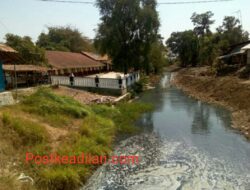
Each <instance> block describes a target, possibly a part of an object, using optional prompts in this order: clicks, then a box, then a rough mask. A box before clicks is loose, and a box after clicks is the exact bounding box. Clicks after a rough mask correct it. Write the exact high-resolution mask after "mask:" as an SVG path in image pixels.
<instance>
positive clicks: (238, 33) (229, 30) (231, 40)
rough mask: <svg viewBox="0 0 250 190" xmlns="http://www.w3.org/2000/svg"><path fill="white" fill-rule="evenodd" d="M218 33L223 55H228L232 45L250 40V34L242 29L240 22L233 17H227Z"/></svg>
mask: <svg viewBox="0 0 250 190" xmlns="http://www.w3.org/2000/svg"><path fill="white" fill-rule="evenodd" d="M217 32H218V34H217V37H218V39H219V44H218V46H219V49H220V50H221V54H223V53H226V52H227V50H228V48H229V47H230V46H231V45H234V44H238V43H241V42H244V41H247V40H248V39H249V38H248V37H249V33H248V32H246V31H244V30H243V29H242V25H241V23H240V21H239V20H238V19H236V18H235V17H233V16H226V17H225V18H224V20H223V23H222V25H221V26H219V27H218V28H217Z"/></svg>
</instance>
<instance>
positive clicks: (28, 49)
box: [5, 26, 95, 65]
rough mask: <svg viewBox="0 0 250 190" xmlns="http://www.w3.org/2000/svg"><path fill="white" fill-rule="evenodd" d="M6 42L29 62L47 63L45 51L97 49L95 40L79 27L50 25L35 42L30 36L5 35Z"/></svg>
mask: <svg viewBox="0 0 250 190" xmlns="http://www.w3.org/2000/svg"><path fill="white" fill-rule="evenodd" d="M5 40H6V44H7V45H9V46H10V47H12V48H14V49H15V50H17V51H18V52H19V53H20V55H21V56H22V58H23V59H24V61H25V62H26V63H27V64H37V65H42V64H46V59H45V51H46V50H52V51H66V52H81V51H95V48H94V45H93V42H92V41H91V40H90V39H88V38H87V37H86V36H84V35H82V34H81V32H80V31H79V30H78V29H75V28H72V27H69V26H66V27H48V32H47V33H44V32H43V33H41V34H40V35H39V37H38V40H37V41H36V42H35V43H34V42H33V41H32V39H31V37H29V36H24V37H21V36H18V35H15V34H10V33H9V34H6V35H5Z"/></svg>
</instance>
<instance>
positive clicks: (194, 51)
mask: <svg viewBox="0 0 250 190" xmlns="http://www.w3.org/2000/svg"><path fill="white" fill-rule="evenodd" d="M166 44H167V46H168V47H169V48H170V49H171V51H172V52H173V53H174V54H176V55H177V56H178V57H179V60H180V63H181V66H182V67H187V66H188V65H191V66H196V65H197V63H198V55H199V41H198V37H197V36H196V35H195V33H194V32H193V31H192V30H187V31H184V32H173V33H172V34H171V36H170V38H169V39H168V40H167V42H166Z"/></svg>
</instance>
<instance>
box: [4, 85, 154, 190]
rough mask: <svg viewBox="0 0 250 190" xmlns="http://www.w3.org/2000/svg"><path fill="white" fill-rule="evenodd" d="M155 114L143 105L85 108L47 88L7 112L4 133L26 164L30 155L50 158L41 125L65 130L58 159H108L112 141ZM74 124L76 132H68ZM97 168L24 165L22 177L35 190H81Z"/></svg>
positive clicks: (58, 151) (41, 89)
mask: <svg viewBox="0 0 250 190" xmlns="http://www.w3.org/2000/svg"><path fill="white" fill-rule="evenodd" d="M151 110H152V106H151V105H148V104H142V103H131V104H129V103H121V104H117V105H115V106H108V105H91V106H87V105H82V104H80V103H79V102H77V101H75V100H74V99H73V98H70V97H64V96H59V95H56V94H54V93H53V91H52V90H51V89H49V88H40V89H38V91H37V92H36V93H34V94H33V95H31V96H28V97H25V98H24V100H23V101H22V102H21V103H20V104H19V105H15V106H10V107H8V109H7V108H6V111H4V114H3V116H2V124H3V127H2V128H1V130H0V132H1V131H4V132H5V133H7V134H9V135H8V136H13V135H14V136H13V137H14V138H13V139H11V141H13V144H14V143H15V142H18V146H17V148H19V149H18V153H19V154H18V155H19V158H20V157H22V158H21V160H22V161H24V160H25V158H24V156H25V154H26V152H30V153H33V154H34V155H50V154H51V153H52V152H51V151H52V150H51V146H50V145H51V144H50V142H51V141H50V140H49V139H48V134H47V131H46V129H45V128H44V126H42V125H41V124H40V123H39V121H40V122H42V123H46V124H50V125H51V126H54V127H58V126H60V127H62V128H67V130H68V134H67V136H64V137H63V141H61V142H60V146H58V147H57V149H56V150H54V149H53V151H56V152H57V154H58V155H61V156H79V155H81V154H82V153H84V154H91V155H93V156H107V157H108V156H109V155H110V154H111V153H112V149H113V145H114V139H115V138H116V137H117V136H118V135H121V134H122V135H124V134H125V135H129V134H133V133H135V132H137V131H138V128H136V127H135V126H134V122H135V120H136V119H138V118H139V117H140V115H141V114H142V113H144V112H148V111H151ZM27 113H28V114H27ZM22 114H23V115H25V116H22ZM14 115H15V116H14ZM16 116H18V117H16ZM29 116H30V117H34V121H33V120H29V118H28V117H29ZM76 121H77V122H76ZM72 123H76V125H77V126H74V128H72V129H71V128H68V125H70V124H72ZM0 142H1V141H0ZM6 142H7V141H6ZM19 142H20V143H19ZM20 155H21V156H20ZM97 167H98V166H97V165H35V164H24V165H23V166H21V167H20V168H21V169H20V171H24V172H25V174H27V175H29V176H31V177H33V178H34V179H35V181H36V187H37V189H52V190H53V189H56V190H57V189H64V190H67V189H77V188H78V187H79V186H80V184H81V182H84V181H86V180H87V178H88V177H89V176H90V175H91V173H92V172H93V171H94V170H95V169H96V168H97Z"/></svg>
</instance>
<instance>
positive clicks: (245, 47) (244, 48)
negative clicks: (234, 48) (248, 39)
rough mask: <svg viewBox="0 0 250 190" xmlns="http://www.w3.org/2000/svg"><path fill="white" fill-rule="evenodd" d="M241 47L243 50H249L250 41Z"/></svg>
mask: <svg viewBox="0 0 250 190" xmlns="http://www.w3.org/2000/svg"><path fill="white" fill-rule="evenodd" d="M241 49H243V50H249V49H250V43H249V44H247V45H245V46H244V47H243V48H241Z"/></svg>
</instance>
